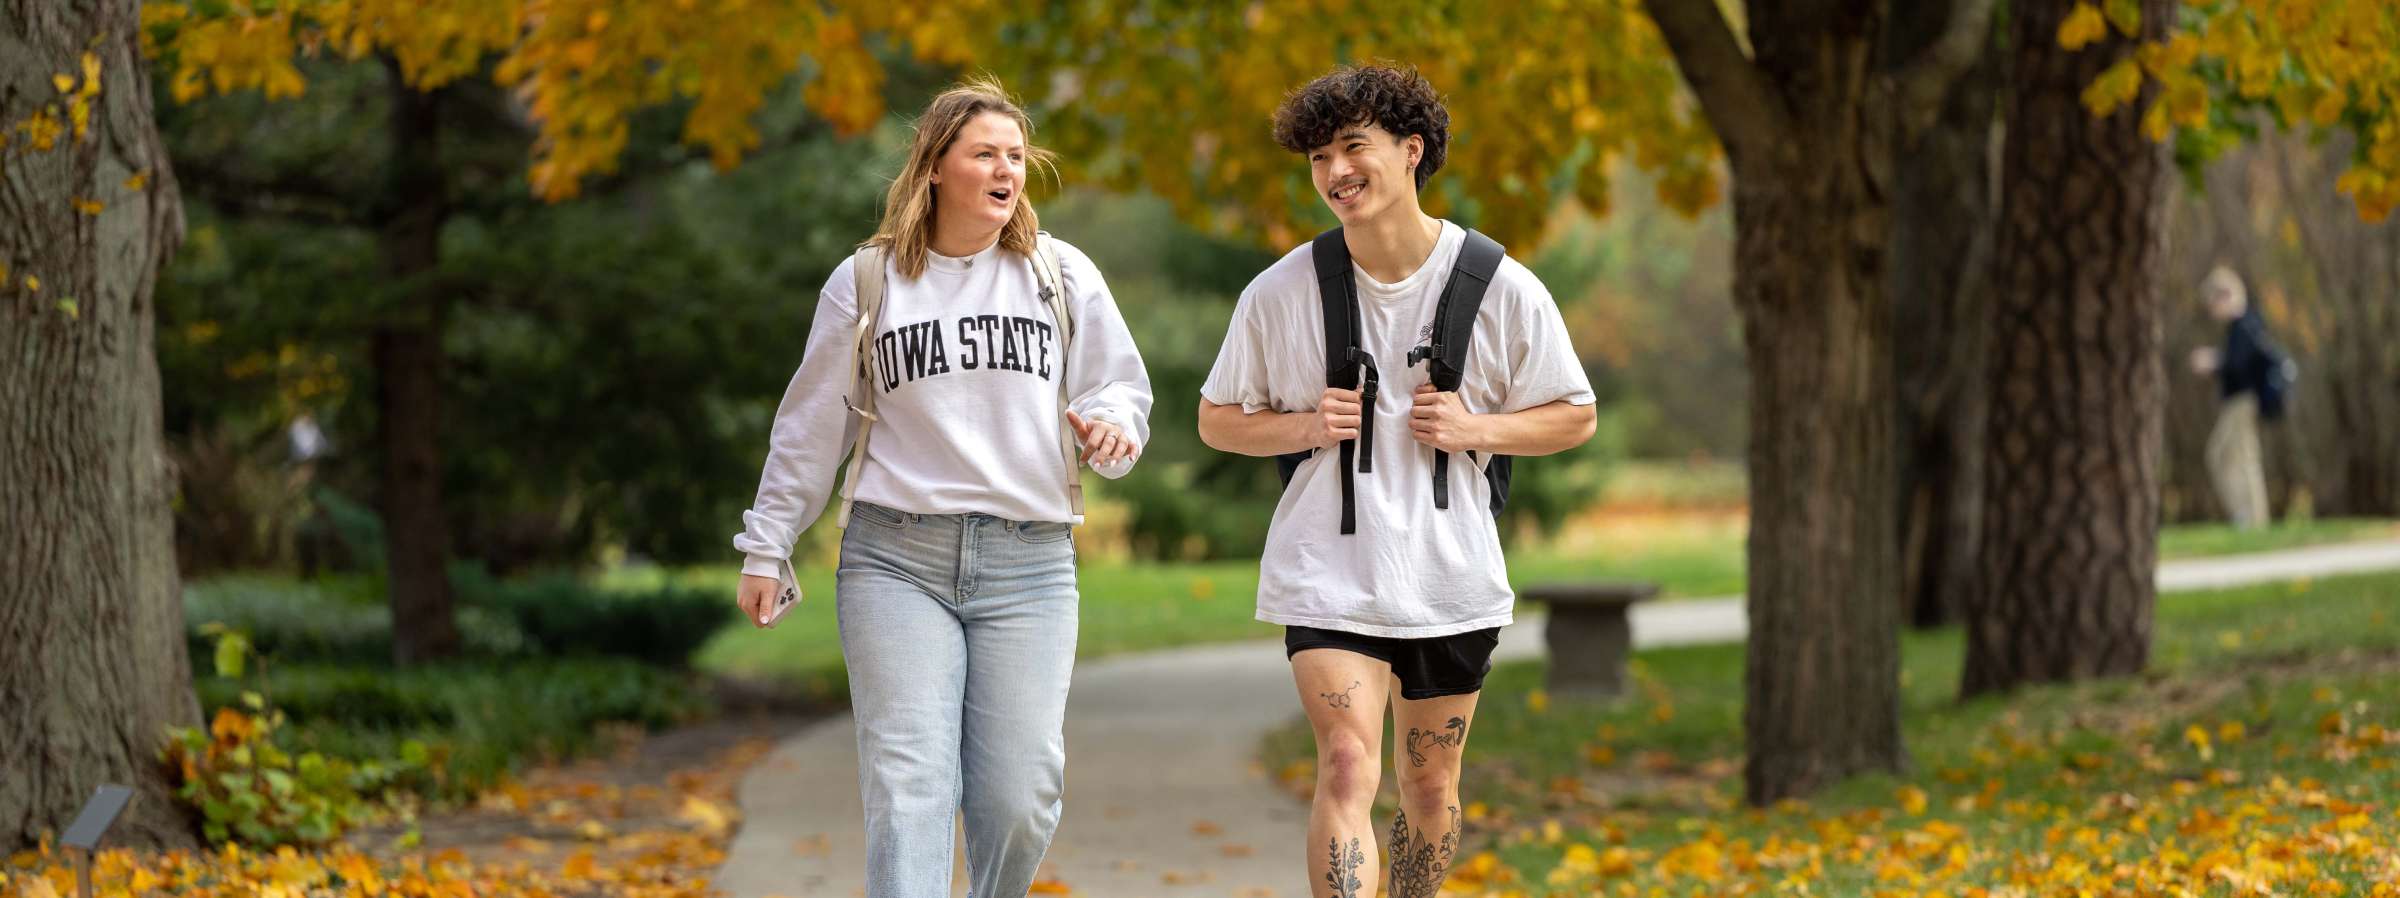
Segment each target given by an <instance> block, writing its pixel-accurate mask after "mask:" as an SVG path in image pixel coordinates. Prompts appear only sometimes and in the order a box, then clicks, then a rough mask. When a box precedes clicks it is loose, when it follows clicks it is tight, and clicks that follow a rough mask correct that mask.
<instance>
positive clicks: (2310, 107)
mask: <svg viewBox="0 0 2400 898" xmlns="http://www.w3.org/2000/svg"><path fill="white" fill-rule="evenodd" d="M2011 11H2012V16H2013V17H2014V19H2015V23H2016V27H2015V33H2014V35H2013V39H2012V47H2013V48H2014V59H2013V68H2014V72H2013V75H2012V86H2011V92H2010V100H2009V103H2008V110H2007V117H2008V135H2009V136H2008V146H2007V150H2006V154H2005V155H2006V159H2005V163H2004V175H2003V187H2002V190H2003V199H2002V211H2001V222H2000V232H1999V245H1998V255H1997V269H1996V272H1995V274H1996V278H1995V280H1996V282H1997V284H1998V297H1999V298H1998V308H1997V317H1996V319H1995V324H1994V330H1993V333H1992V340H1993V344H1992V345H1993V354H1992V367H1991V377H1992V393H1991V397H1992V403H1993V405H1992V417H1991V424H1992V426H1991V431H1990V438H1991V445H1992V456H1991V457H1990V459H1989V460H1988V462H1987V467H1988V479H1987V481H1986V483H1987V491H1988V501H1987V504H1986V510H1985V516H1984V535H1983V539H1984V545H1983V558H1982V570H1983V573H1984V578H1983V579H1984V583H1985V591H1984V592H1982V593H1981V594H1979V595H1978V597H1977V600H1976V601H1975V602H1974V603H1973V606H1972V610H1971V611H1970V613H1969V616H1968V622H1967V623H1968V651H1967V659H1966V667H1965V672H1964V678H1963V680H1962V682H1961V691H1962V692H1963V693H1965V694H1969V695H1973V694H1977V693H1983V692H1992V691H2000V690H2006V689H2010V688H2013V687H2015V686H2018V685H2021V684H2025V683H2032V682H2044V681H2055V680H2071V679H2080V678H2084V677H2090V676H2101V675H2109V674H2122V673H2130V672H2135V671H2139V670H2141V669H2142V667H2143V666H2144V665H2145V664H2146V663H2147V660H2148V655H2149V643H2150V622H2151V617H2152V609H2153V606H2154V605H2155V603H2156V595H2157V590H2156V583H2155V582H2154V577H2155V568H2156V563H2157V555H2158V553H2157V527H2158V521H2159V489H2160V478H2159V472H2158V465H2159V458H2158V456H2159V451H2160V444H2161V442H2162V421H2163V415H2164V409H2165V405H2166V392H2165V383H2164V380H2165V377H2164V372H2163V370H2162V366H2161V363H2160V350H2161V347H2160V333H2161V328H2162V322H2161V319H2160V315H2161V309H2160V302H2161V298H2160V290H2161V280H2162V277H2163V275H2164V273H2163V272H2162V271H2161V270H2160V269H2161V266H2162V263H2163V261H2164V258H2165V256H2164V246H2163V241H2164V228H2163V227H2162V217H2163V214H2164V199H2165V196H2166V191H2167V190H2168V189H2169V186H2168V185H2169V182H2168V180H2167V178H2166V173H2167V171H2169V168H2168V165H2169V158H2170V157H2169V153H2168V151H2167V149H2166V147H2165V146H2163V142H2165V141H2168V140H2169V139H2170V138H2173V139H2174V140H2175V141H2176V148H2177V150H2178V151H2179V152H2180V154H2181V155H2182V156H2183V158H2184V159H2185V160H2186V161H2187V162H2195V163H2196V162H2197V161H2200V160H2205V159H2206V158H2207V157H2209V156H2211V155H2213V154H2215V153H2217V152H2220V151H2222V150H2223V149H2224V148H2225V147H2227V146H2230V145H2233V144H2234V143H2236V142H2238V141H2240V140H2243V139H2245V138H2247V137H2249V136H2250V135H2253V134H2255V133H2256V129H2257V127H2258V125H2259V124H2260V122H2259V119H2260V118H2262V117H2267V118H2272V119H2275V120H2279V121H2280V122H2281V123H2282V124H2285V125H2303V124H2313V125H2315V126H2317V127H2323V128H2330V127H2335V126H2340V127H2346V128H2349V129H2351V130H2353V131H2354V132H2356V133H2357V134H2359V135H2360V139H2359V141H2358V144H2357V146H2358V150H2357V154H2356V159H2355V163H2354V165H2353V166H2352V168H2351V169H2350V170H2349V171H2347V172H2345V173H2344V174H2342V175H2341V176H2340V177H2339V178H2338V179H2337V180H2336V182H2335V187H2336V188H2337V189H2338V190H2340V191H2341V192H2343V193H2345V194H2348V195H2350V196H2351V197H2352V198H2353V199H2354V200H2355V201H2356V203H2357V205H2358V208H2359V212H2360V214H2361V215H2363V216H2366V217H2368V218H2370V219H2374V218H2380V217H2381V216H2383V215H2384V214H2386V213H2388V212H2389V210H2390V209H2391V207H2392V206H2393V205H2394V203H2395V202H2400V180H2396V179H2395V175H2396V174H2400V122H2395V121H2394V120H2393V118H2392V116H2391V109H2392V102H2393V101H2394V100H2395V99H2400V67H2395V66H2393V65H2392V64H2391V63H2390V61H2389V58H2388V54H2386V53H2384V52H2382V51H2381V49H2380V47H2381V46H2384V45H2381V44H2377V43H2375V41H2377V40H2380V39H2388V38H2389V37H2391V36H2392V35H2394V34H2400V12H2395V11H2394V9H2393V8H2392V7H2391V6H2389V5H2388V4H2373V3H2328V2H2313V0H2275V2H2268V3H2237V2H2204V3H2197V4H2185V5H2182V6H2181V7H2179V6H2178V4H2176V3H2174V2H2172V0H2139V2H2136V0H2108V2H2105V3H2092V2H2075V0H2053V2H2042V3H2029V4H2018V5H2015V6H2012V7H2011ZM2179 12H2180V13H2181V14H2182V17H2183V22H2182V25H2183V27H2180V28H2178V27H2174V26H2175V25H2176V18H2175V17H2176V16H2177V15H2178V13H2179ZM2178 132H2180V134H2178Z"/></svg>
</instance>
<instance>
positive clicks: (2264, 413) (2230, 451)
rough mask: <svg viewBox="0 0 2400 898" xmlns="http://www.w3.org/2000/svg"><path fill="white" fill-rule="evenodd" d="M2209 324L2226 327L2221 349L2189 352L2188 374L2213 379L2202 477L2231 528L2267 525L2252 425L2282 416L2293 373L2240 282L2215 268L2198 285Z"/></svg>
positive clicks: (2259, 455)
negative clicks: (2212, 419) (2213, 408)
mask: <svg viewBox="0 0 2400 898" xmlns="http://www.w3.org/2000/svg"><path fill="white" fill-rule="evenodd" d="M2200 302H2201V304H2202V305H2203V306H2204V307H2206V308H2207V309H2208V314H2209V317H2211V318H2214V319H2216V320H2218V321H2222V322H2224V323H2225V345H2224V348H2222V349H2218V348H2214V347H2208V346H2199V347H2194V348H2193V349H2192V372H2193V373H2195V374H2199V375H2202V376H2207V375H2210V374H2214V375H2216V378H2217V396H2218V402H2217V423H2216V427H2215V428H2213V429H2211V430H2210V431H2209V434H2208V456H2207V460H2208V473H2209V478H2210V479H2211V480H2212V481H2214V482H2215V484H2216V487H2217V498H2218V500H2219V501H2221V502H2222V503H2223V504H2224V506H2225V514H2226V516H2227V517H2229V518H2231V519H2232V521H2233V526H2234V527H2235V529H2239V530H2248V529H2251V528H2255V527H2259V526H2263V525H2265V524H2267V523H2268V519H2269V516H2270V513H2269V511H2268V508H2267V477H2266V471H2265V467H2264V460H2263V454H2262V453H2261V452H2260V451H2259V443H2258V422H2259V421H2260V419H2265V420H2269V421H2273V420H2276V419H2279V418H2281V417H2283V405H2284V399H2285V393H2286V391H2287V390H2288V389H2289V387H2290V385H2291V380H2292V375H2293V371H2294V367H2293V365H2292V362H2291V360H2290V359H2288V358H2286V357H2285V356H2284V355H2283V353H2282V351H2280V350H2278V349H2277V348H2276V347H2275V343H2274V341H2272V340H2269V339H2268V338H2267V324H2266V320H2265V319H2263V318H2260V317H2259V314H2258V309H2257V308H2256V307H2254V306H2252V305H2251V303H2250V300H2249V293H2248V291H2247V290H2245V289H2244V288H2243V286H2242V278H2241V276H2240V275H2237V274H2234V273H2233V270H2232V269H2230V268H2227V267H2225V266H2223V265H2219V266H2217V267H2216V269H2215V270H2212V271H2210V272H2209V273H2208V278H2207V279H2206V280H2205V281H2202V282H2201V284H2200Z"/></svg>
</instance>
